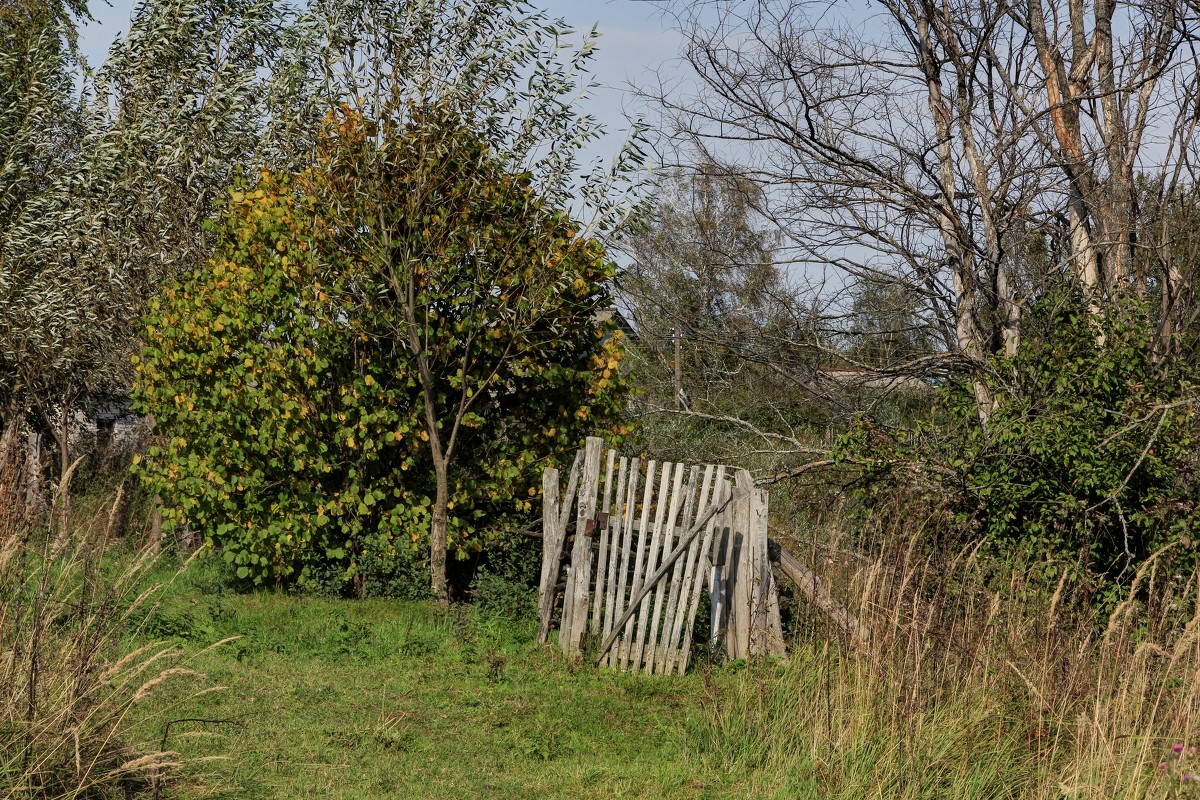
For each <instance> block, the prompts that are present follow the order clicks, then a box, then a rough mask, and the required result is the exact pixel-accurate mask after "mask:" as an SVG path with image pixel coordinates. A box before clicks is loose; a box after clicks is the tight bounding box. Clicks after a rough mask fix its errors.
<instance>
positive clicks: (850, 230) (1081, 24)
mask: <svg viewBox="0 0 1200 800" xmlns="http://www.w3.org/2000/svg"><path fill="white" fill-rule="evenodd" d="M876 8H877V9H879V10H878V11H876V12H874V13H872V14H870V16H869V17H867V18H865V19H864V18H863V17H862V16H860V15H858V14H856V13H855V12H856V11H859V9H850V10H846V9H844V8H843V7H840V6H836V5H833V4H830V3H827V2H784V0H757V2H753V3H729V2H723V1H722V2H710V3H702V4H687V5H686V6H683V5H680V6H678V7H677V9H678V20H679V24H680V27H681V29H682V30H683V32H684V33H685V35H686V41H687V45H686V50H685V52H684V59H685V61H686V62H687V63H688V64H689V65H690V67H691V70H692V72H693V73H694V77H695V79H696V83H697V85H698V91H697V92H696V93H695V96H691V95H686V94H681V93H679V92H678V91H668V90H667V88H666V87H660V88H659V89H658V90H656V91H648V92H646V94H647V95H649V96H650V97H651V98H652V99H653V100H654V101H655V102H656V103H657V104H658V106H659V107H660V108H661V109H662V110H663V112H664V114H665V115H666V117H667V118H668V120H669V122H670V125H671V128H672V132H673V135H674V140H675V142H676V143H677V144H678V145H682V146H683V147H684V149H685V152H689V153H691V152H699V153H701V154H702V156H703V158H704V159H706V160H707V161H710V162H712V163H715V164H718V165H720V166H721V167H722V168H723V169H724V170H725V171H727V172H729V173H730V174H736V175H739V176H741V177H743V178H745V179H748V180H752V181H754V182H755V183H757V184H758V185H759V186H761V187H762V193H761V207H760V208H759V211H760V213H761V214H762V215H763V217H764V218H766V219H768V220H770V221H771V222H772V223H773V224H774V225H775V226H776V228H777V229H778V231H779V232H780V235H781V241H782V243H783V247H782V248H781V253H782V255H783V256H784V258H783V260H784V261H785V262H786V263H788V264H790V265H791V267H790V272H791V281H792V283H793V285H800V284H802V283H804V282H806V281H807V283H809V284H810V285H811V286H812V287H814V290H817V289H819V291H820V293H821V301H820V305H821V307H822V308H823V309H824V311H825V313H826V315H827V316H828V318H830V319H837V318H839V317H841V316H843V315H844V313H845V308H846V303H847V297H848V296H849V295H850V294H852V293H851V292H850V290H851V289H852V287H854V286H855V285H858V284H860V283H864V282H867V283H872V284H876V285H887V284H892V285H894V286H896V287H897V289H898V290H899V291H901V292H903V293H904V294H905V295H906V296H908V297H911V298H913V299H914V300H915V301H917V302H919V303H920V307H919V309H917V313H918V314H919V315H920V316H921V317H922V318H923V319H925V320H927V321H928V323H929V325H930V327H931V328H932V329H933V330H936V331H937V332H938V338H939V340H940V345H941V348H942V350H943V352H944V353H945V359H944V360H945V362H946V363H947V364H952V365H954V368H955V369H963V370H965V371H966V374H967V375H969V376H973V379H974V381H973V382H974V387H975V397H976V405H977V408H978V413H979V418H980V420H981V422H982V423H984V424H985V425H986V423H987V421H988V419H989V416H990V415H991V413H992V412H993V410H994V408H995V404H996V403H997V402H1002V398H1001V397H996V396H994V395H995V389H994V387H993V383H991V382H989V381H986V380H984V379H983V375H984V372H985V370H986V366H985V364H986V360H987V359H988V357H989V356H990V355H991V354H994V353H1004V354H1009V355H1011V354H1012V353H1014V352H1015V351H1016V348H1017V347H1018V344H1019V341H1020V335H1021V329H1020V323H1021V308H1022V305H1023V303H1025V302H1026V301H1027V299H1028V298H1029V297H1030V296H1033V295H1036V294H1037V293H1038V292H1040V291H1041V290H1042V289H1043V288H1044V287H1045V286H1046V285H1047V283H1049V282H1054V281H1056V280H1058V279H1059V278H1060V276H1063V275H1069V276H1072V277H1073V278H1074V279H1076V280H1078V281H1079V283H1080V284H1082V286H1083V287H1084V289H1085V291H1086V295H1087V297H1088V303H1089V307H1090V308H1091V309H1092V311H1093V313H1094V314H1095V315H1096V316H1097V319H1099V317H1100V312H1101V311H1103V309H1104V307H1105V305H1106V303H1108V302H1109V300H1110V299H1112V298H1114V297H1116V296H1118V295H1122V294H1125V293H1131V292H1132V293H1138V292H1140V293H1145V292H1148V291H1149V290H1150V288H1151V287H1154V286H1159V287H1161V291H1162V292H1163V300H1162V305H1163V307H1164V308H1167V309H1176V308H1177V307H1178V306H1179V304H1180V302H1179V298H1180V297H1181V296H1182V295H1181V294H1180V292H1181V291H1183V289H1182V284H1183V283H1184V282H1185V280H1186V279H1185V277H1184V273H1183V272H1182V271H1181V269H1180V266H1179V263H1178V261H1177V260H1175V259H1173V258H1172V259H1160V261H1161V263H1158V264H1154V265H1149V260H1148V259H1139V258H1138V257H1137V256H1136V253H1137V248H1138V246H1139V244H1138V234H1139V230H1140V229H1142V228H1144V227H1145V226H1146V220H1145V219H1144V213H1143V209H1142V208H1141V207H1140V205H1139V191H1138V182H1139V181H1150V182H1151V183H1152V184H1153V185H1155V186H1158V187H1161V188H1160V189H1159V191H1160V193H1161V194H1162V195H1164V196H1166V197H1172V196H1177V195H1178V194H1179V193H1180V192H1183V191H1187V190H1188V187H1189V185H1190V182H1191V180H1192V171H1191V164H1192V160H1193V158H1194V155H1195V153H1194V151H1195V141H1194V129H1195V113H1194V110H1195V108H1196V101H1197V97H1198V94H1197V87H1196V81H1197V72H1196V61H1195V54H1194V47H1193V45H1194V38H1195V37H1194V33H1195V31H1194V27H1195V25H1196V20H1195V18H1194V17H1195V15H1194V14H1189V13H1187V10H1186V7H1185V5H1184V4H1183V3H1182V2H1179V1H1177V0H1154V1H1153V2H1150V3H1137V4H1135V3H1130V2H1120V1H1119V0H1106V1H1105V2H1099V3H1096V4H1094V5H1087V4H1085V3H1084V2H1083V0H1066V2H1063V3H1059V4H1053V5H1051V4H1047V3H1046V2H1045V0H1027V1H1026V2H1008V0H1000V2H992V1H991V0H955V1H954V2H943V3H934V2H932V0H882V2H881V3H880V4H879V5H878V6H876ZM1160 249H1161V248H1160ZM1139 264H1142V265H1149V266H1148V267H1147V268H1146V269H1142V270H1141V271H1140V272H1139V268H1138V265H1139ZM1177 325H1178V318H1177V315H1176V327H1177ZM1098 336H1099V337H1101V340H1102V337H1103V332H1102V331H1098ZM926 366H927V365H922V368H925V367H926Z"/></svg>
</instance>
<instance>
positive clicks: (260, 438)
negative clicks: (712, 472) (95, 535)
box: [134, 112, 626, 594]
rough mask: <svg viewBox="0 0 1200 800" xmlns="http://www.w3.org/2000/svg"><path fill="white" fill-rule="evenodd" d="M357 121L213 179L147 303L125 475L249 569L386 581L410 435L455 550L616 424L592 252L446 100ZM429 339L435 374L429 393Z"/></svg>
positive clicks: (403, 539) (407, 520)
mask: <svg viewBox="0 0 1200 800" xmlns="http://www.w3.org/2000/svg"><path fill="white" fill-rule="evenodd" d="M376 133H379V132H378V131H377V130H376V129H375V127H374V126H373V125H372V124H371V123H369V122H368V121H366V120H363V119H362V118H360V117H357V116H355V115H354V114H352V113H349V112H346V113H345V114H344V116H343V117H341V118H340V120H339V121H333V119H332V118H331V122H330V127H329V129H328V130H327V131H326V133H325V136H324V137H323V139H322V145H321V149H320V151H319V152H318V153H317V154H316V164H317V166H315V167H313V168H311V169H309V170H307V171H305V172H303V173H301V174H299V175H294V176H288V175H279V174H274V173H270V172H267V171H264V172H263V173H262V175H261V179H260V180H259V182H258V183H257V184H255V185H252V186H244V187H241V188H239V189H237V190H235V191H234V192H233V193H232V194H231V197H230V200H229V203H228V205H227V207H226V209H225V212H224V214H223V216H222V218H221V220H220V221H219V222H218V223H217V224H216V227H215V235H216V241H217V245H216V253H215V255H214V257H213V258H212V260H211V261H209V262H208V264H206V265H205V266H204V267H203V268H201V269H198V270H196V271H194V272H191V273H188V274H186V275H185V276H183V277H182V278H181V280H180V281H179V283H177V284H176V285H173V286H170V287H168V288H167V289H166V290H165V292H164V294H163V296H162V297H160V298H159V299H158V300H157V301H156V302H154V303H153V304H152V307H151V311H150V314H149V315H148V317H147V318H146V321H145V334H146V342H147V345H146V348H145V350H144V351H143V353H142V355H141V357H140V361H139V363H138V364H137V371H138V378H137V384H136V387H135V390H134V396H135V400H136V407H137V409H138V410H139V411H140V412H141V413H145V414H153V415H154V416H155V419H156V421H157V425H158V428H159V430H160V431H161V432H162V435H163V441H162V443H161V444H160V445H159V446H156V447H152V448H150V450H149V451H148V455H147V458H146V460H145V461H144V462H143V463H142V464H141V466H140V470H141V474H142V476H143V477H144V478H145V480H146V482H147V484H148V485H149V487H150V489H151V490H152V491H154V492H155V493H158V494H161V495H162V496H163V497H164V498H166V499H167V501H168V507H167V510H166V516H167V517H168V518H170V519H173V520H175V521H178V522H186V523H188V524H189V525H191V526H192V528H193V529H195V530H197V531H202V532H203V534H204V535H205V537H206V538H207V540H208V542H210V543H211V544H213V545H215V546H216V547H217V548H218V549H219V550H221V551H223V554H224V557H225V559H226V560H227V561H228V562H229V563H230V564H231V565H232V567H233V568H234V570H235V571H236V574H237V576H238V578H240V579H243V580H245V581H247V582H253V583H256V584H257V583H261V582H263V581H264V580H272V579H273V580H275V581H278V582H284V581H288V582H292V581H294V582H296V583H298V584H300V585H301V586H303V587H306V588H318V587H319V586H322V585H324V586H329V584H330V582H331V581H332V583H334V584H336V583H337V582H338V579H339V576H340V580H341V583H342V586H343V590H344V591H356V592H357V593H359V594H362V593H364V591H365V590H369V593H389V592H391V591H392V590H393V589H395V588H396V587H395V586H394V585H393V584H394V581H393V580H392V578H390V577H389V576H391V575H397V576H398V575H403V574H405V573H406V570H407V569H408V565H410V564H412V563H413V559H414V558H415V557H416V554H417V553H418V552H422V551H425V550H426V548H427V547H428V546H429V538H428V537H429V531H430V526H431V522H432V521H433V519H434V517H435V514H434V503H435V499H436V497H437V495H438V487H437V485H436V484H437V481H436V480H435V472H436V471H437V464H436V463H435V462H436V460H437V459H435V457H434V455H433V454H432V453H431V446H432V444H434V443H433V442H431V441H430V440H431V436H432V437H433V438H435V439H438V440H441V439H442V438H443V437H444V438H445V440H446V441H447V442H454V443H455V447H456V448H457V449H456V451H455V456H454V459H453V461H452V462H451V464H450V466H449V486H448V492H449V496H448V498H447V502H446V510H447V513H448V531H449V545H450V547H451V548H452V549H453V550H456V551H457V552H459V553H460V554H464V553H466V552H469V551H471V550H473V549H477V548H478V547H480V546H481V544H482V543H483V542H484V541H486V540H487V539H488V538H489V537H490V536H492V535H493V534H494V532H495V531H497V530H501V529H503V528H504V527H505V526H507V525H508V524H509V522H510V521H512V520H514V519H521V520H523V519H524V518H525V517H526V516H527V515H528V512H529V511H530V508H531V504H530V500H531V498H532V497H533V496H534V495H535V494H536V492H537V488H538V475H539V472H540V471H539V470H537V469H536V468H535V467H536V465H538V464H539V463H541V462H542V461H544V460H545V459H547V458H549V457H552V456H553V455H554V454H556V453H566V452H569V451H571V450H572V449H573V448H574V447H576V446H577V444H578V442H579V441H580V440H581V439H582V438H583V437H584V436H585V435H587V434H588V433H591V432H593V431H595V430H597V429H600V430H605V429H608V430H611V429H612V428H613V427H615V426H616V425H617V414H618V412H619V410H620V406H621V401H622V398H623V396H624V392H625V388H626V387H625V383H624V381H623V379H622V378H621V377H620V375H619V371H618V365H619V362H620V359H621V345H620V337H619V336H617V335H614V333H613V326H612V325H611V323H608V322H600V321H598V320H597V318H596V315H595V311H596V309H597V308H598V307H605V306H607V305H608V304H609V302H610V301H609V294H608V292H607V289H606V288H605V283H606V282H607V281H608V280H609V279H610V278H611V277H612V274H613V267H612V264H611V263H610V262H609V261H607V260H606V258H605V255H604V251H603V249H602V248H601V247H600V246H599V245H598V244H597V243H596V242H595V241H592V240H589V239H586V238H584V237H579V236H577V235H576V234H577V232H578V226H577V225H576V224H575V223H573V222H572V221H571V220H570V219H569V217H567V215H565V214H564V213H562V212H560V211H557V210H556V209H554V208H552V207H550V206H548V205H547V204H546V202H545V201H544V200H543V199H542V198H540V197H539V196H538V195H537V194H536V192H534V190H533V188H532V186H531V181H530V179H529V176H527V175H514V174H510V173H509V172H508V171H506V169H505V167H504V165H503V164H502V163H501V162H500V161H499V160H498V158H497V157H496V156H495V155H493V154H492V153H491V152H490V150H489V149H488V147H487V146H486V145H485V144H484V143H483V142H482V141H480V140H479V138H478V137H476V136H475V135H474V134H473V133H472V132H470V131H468V130H466V129H464V128H463V127H462V125H461V123H460V122H458V121H456V120H454V119H453V118H446V117H436V116H435V117H434V118H430V119H422V120H416V121H413V122H411V124H409V125H408V126H406V127H401V128H399V129H397V128H396V127H395V126H392V127H387V126H385V130H384V132H383V133H380V134H379V135H380V136H383V137H384V139H385V143H384V144H383V146H382V147H383V149H382V151H380V152H375V151H374V150H373V149H372V148H375V147H376V144H375V143H376V139H375V138H374V137H375V134H376ZM371 158H379V159H383V163H375V162H371V161H370V159H371ZM368 167H370V169H368ZM372 170H375V172H372ZM368 172H369V173H371V174H372V175H373V176H374V177H372V178H371V180H372V181H375V183H372V184H371V185H369V186H364V185H363V184H362V183H361V182H360V180H365V179H364V178H363V174H364V173H368ZM430 187H434V188H430ZM413 198H421V199H420V200H419V201H418V200H414V199H413ZM413 203H417V205H416V206H415V207H412V204H413ZM351 231H352V232H355V233H354V234H353V235H350V234H348V233H347V232H351ZM382 243H387V244H386V246H385V245H384V244H382ZM381 247H382V248H383V252H384V254H385V257H381V256H380V248H381ZM414 254H421V255H419V256H418V255H414ZM402 270H403V271H406V276H407V277H406V280H408V281H410V283H411V286H410V289H411V290H412V292H415V293H416V294H415V296H416V297H417V298H418V300H417V301H416V302H418V303H419V304H420V305H421V310H420V315H421V316H420V322H419V327H420V336H419V339H420V340H421V341H422V342H424V344H421V345H419V346H417V345H413V343H412V341H411V340H410V339H409V338H407V336H406V332H407V331H408V330H409V329H410V328H411V327H412V325H416V324H418V323H416V322H414V321H413V320H412V319H410V318H409V316H407V315H406V313H405V306H404V303H403V302H401V301H400V300H399V299H398V297H397V292H398V290H397V288H396V283H395V281H396V272H398V271H402ZM430 353H433V354H434V355H435V356H436V359H437V361H436V363H435V366H436V367H438V368H439V369H441V368H443V367H444V368H445V370H446V374H444V375H439V376H437V381H435V387H434V388H435V390H436V391H434V392H433V395H432V399H430V396H429V394H428V392H427V391H426V389H425V387H424V384H423V382H425V381H426V377H427V376H425V371H426V369H427V366H428V364H429V363H431V362H429V361H428V360H426V361H421V360H420V359H422V358H426V359H428V358H431V356H430V355H429V354H430ZM480 365H485V366H486V369H485V368H483V367H481V366H480ZM429 402H432V403H433V404H434V405H435V406H436V409H435V412H436V416H437V424H436V425H435V426H432V427H431V422H430V419H431V417H430V415H429V414H427V413H426V412H427V409H426V405H427V403H429ZM446 409H451V410H453V409H458V411H460V412H461V411H463V410H464V409H467V410H468V411H467V412H466V413H461V414H459V416H458V417H457V418H456V417H455V416H454V415H453V414H451V416H449V417H446V416H445V414H446V413H449V412H447V411H446ZM455 413H457V412H455ZM444 419H445V420H449V421H448V422H447V424H446V426H445V427H443V424H442V423H443V420H444ZM456 419H457V421H455V420H456ZM450 422H453V425H452V430H451V425H450ZM442 450H443V452H448V451H447V450H445V448H442ZM435 566H436V565H435ZM364 582H369V584H370V585H369V586H366V585H365V583H364ZM389 586H391V587H392V588H391V589H389Z"/></svg>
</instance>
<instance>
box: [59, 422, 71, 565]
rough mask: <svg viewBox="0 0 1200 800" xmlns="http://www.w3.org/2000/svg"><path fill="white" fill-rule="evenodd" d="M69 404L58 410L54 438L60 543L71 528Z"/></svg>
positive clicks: (64, 540)
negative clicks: (56, 446)
mask: <svg viewBox="0 0 1200 800" xmlns="http://www.w3.org/2000/svg"><path fill="white" fill-rule="evenodd" d="M70 413H71V412H70V405H69V404H68V403H65V402H64V403H63V404H62V408H61V409H60V410H59V412H58V431H57V434H56V438H57V439H58V459H59V461H58V482H59V483H58V491H57V492H56V493H55V494H56V495H57V497H56V498H55V499H56V500H57V513H58V537H59V542H60V544H62V545H65V544H66V541H67V538H68V536H69V535H70V528H71V485H70V483H71V452H70V449H71V444H70V432H71V431H70V428H71V416H70Z"/></svg>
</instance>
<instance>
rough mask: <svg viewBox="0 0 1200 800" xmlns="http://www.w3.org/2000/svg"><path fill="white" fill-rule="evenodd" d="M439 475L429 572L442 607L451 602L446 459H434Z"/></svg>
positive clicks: (448, 497) (435, 468) (448, 498)
mask: <svg viewBox="0 0 1200 800" xmlns="http://www.w3.org/2000/svg"><path fill="white" fill-rule="evenodd" d="M433 463H434V471H435V473H436V474H437V497H436V498H435V499H434V503H433V522H432V524H431V525H430V528H429V571H430V573H431V575H432V588H433V596H434V598H436V599H437V601H438V602H439V603H441V604H442V605H446V604H448V603H449V601H450V596H449V594H448V593H447V591H446V524H447V511H448V509H447V506H448V505H449V504H450V476H449V474H448V473H449V464H448V463H447V460H446V459H444V458H434V462H433Z"/></svg>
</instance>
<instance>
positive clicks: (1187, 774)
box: [1179, 772, 1200, 783]
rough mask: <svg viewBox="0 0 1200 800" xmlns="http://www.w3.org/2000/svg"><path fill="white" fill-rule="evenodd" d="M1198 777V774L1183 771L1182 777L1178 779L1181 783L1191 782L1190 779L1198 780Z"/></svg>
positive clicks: (1199, 777)
mask: <svg viewBox="0 0 1200 800" xmlns="http://www.w3.org/2000/svg"><path fill="white" fill-rule="evenodd" d="M1198 779H1200V776H1198V775H1193V774H1192V773H1190V772H1185V773H1183V777H1181V778H1180V779H1179V780H1180V781H1182V782H1183V783H1191V782H1192V781H1194V780H1198Z"/></svg>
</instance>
